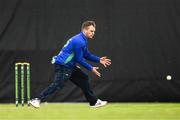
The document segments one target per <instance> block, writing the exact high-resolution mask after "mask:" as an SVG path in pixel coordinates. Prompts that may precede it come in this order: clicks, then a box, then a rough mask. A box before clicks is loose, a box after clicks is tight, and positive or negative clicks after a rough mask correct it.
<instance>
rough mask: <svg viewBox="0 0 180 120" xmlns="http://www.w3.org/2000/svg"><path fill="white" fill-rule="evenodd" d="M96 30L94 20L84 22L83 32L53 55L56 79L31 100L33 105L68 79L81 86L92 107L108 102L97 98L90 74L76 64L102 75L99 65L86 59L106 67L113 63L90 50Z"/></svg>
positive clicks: (60, 87)
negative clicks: (90, 41) (90, 42)
mask: <svg viewBox="0 0 180 120" xmlns="http://www.w3.org/2000/svg"><path fill="white" fill-rule="evenodd" d="M95 30H96V24H95V22H94V21H85V22H83V23H82V27H81V32H80V33H79V34H77V35H75V36H73V37H72V38H70V39H69V40H68V41H67V43H66V44H65V45H64V47H63V48H62V49H61V51H60V52H59V54H58V55H57V56H54V57H53V59H52V63H53V64H54V67H55V70H54V72H55V74H54V80H53V82H52V83H51V84H50V85H49V86H48V87H47V88H46V89H44V90H43V91H42V92H41V93H40V95H39V96H38V97H37V98H34V99H32V100H31V101H30V104H31V105H32V106H34V107H35V108H39V107H40V102H41V101H42V100H45V99H46V98H47V97H49V96H50V95H51V94H53V93H54V92H55V91H56V90H60V89H62V88H63V86H64V84H65V82H66V81H67V80H70V81H71V82H73V83H74V84H75V85H76V86H78V87H79V88H81V90H82V92H83V94H84V95H85V97H86V99H87V101H88V102H89V105H90V107H101V106H104V105H106V104H107V101H102V100H100V99H98V98H97V96H96V95H95V94H94V92H93V90H92V87H91V84H90V80H89V77H88V75H87V74H86V73H85V72H83V71H82V70H81V69H80V67H78V66H77V65H76V64H77V63H79V64H80V65H81V66H83V67H84V68H86V69H87V70H89V71H92V72H93V73H94V74H95V75H97V76H98V77H101V74H100V72H99V71H98V67H94V66H92V65H90V64H89V63H87V62H86V60H89V61H92V62H96V63H101V64H102V65H103V66H104V67H107V66H109V65H110V64H111V60H110V59H108V58H107V57H106V56H104V57H98V56H95V55H93V54H92V53H91V52H90V51H89V50H88V40H92V38H93V36H94V34H95Z"/></svg>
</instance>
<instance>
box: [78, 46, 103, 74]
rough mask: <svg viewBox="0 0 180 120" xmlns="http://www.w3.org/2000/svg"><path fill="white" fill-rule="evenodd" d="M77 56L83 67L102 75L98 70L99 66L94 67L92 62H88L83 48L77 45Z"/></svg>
mask: <svg viewBox="0 0 180 120" xmlns="http://www.w3.org/2000/svg"><path fill="white" fill-rule="evenodd" d="M75 58H76V60H77V62H78V63H79V64H81V65H82V66H83V67H85V68H86V69H88V70H90V71H92V72H93V73H94V74H96V75H97V76H99V77H101V73H100V72H98V71H97V70H98V69H99V68H98V67H92V66H91V65H90V64H88V63H87V62H86V60H85V59H84V58H83V52H82V48H79V47H76V48H75Z"/></svg>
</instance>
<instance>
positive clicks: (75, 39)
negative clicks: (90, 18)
mask: <svg viewBox="0 0 180 120" xmlns="http://www.w3.org/2000/svg"><path fill="white" fill-rule="evenodd" d="M71 39H72V42H73V43H75V44H84V40H83V37H82V35H81V33H79V34H77V35H75V36H73V37H72V38H71Z"/></svg>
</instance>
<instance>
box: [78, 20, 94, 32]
mask: <svg viewBox="0 0 180 120" xmlns="http://www.w3.org/2000/svg"><path fill="white" fill-rule="evenodd" d="M91 25H92V26H94V27H96V23H95V22H94V21H90V20H87V21H84V22H83V23H82V26H81V30H83V29H84V28H87V27H89V26H91Z"/></svg>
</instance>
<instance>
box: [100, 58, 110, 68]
mask: <svg viewBox="0 0 180 120" xmlns="http://www.w3.org/2000/svg"><path fill="white" fill-rule="evenodd" d="M100 63H101V64H102V65H104V67H107V66H109V65H111V59H108V58H107V57H106V56H104V57H101V58H100Z"/></svg>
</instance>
